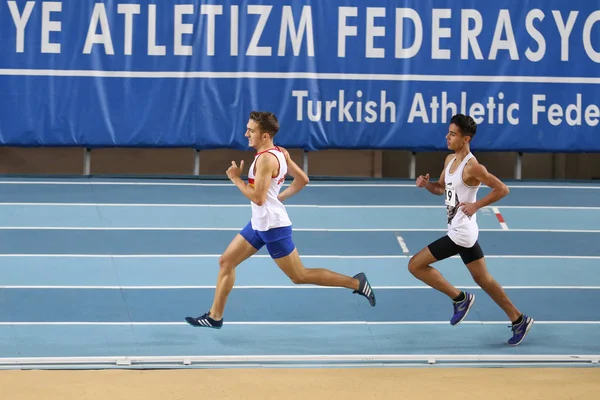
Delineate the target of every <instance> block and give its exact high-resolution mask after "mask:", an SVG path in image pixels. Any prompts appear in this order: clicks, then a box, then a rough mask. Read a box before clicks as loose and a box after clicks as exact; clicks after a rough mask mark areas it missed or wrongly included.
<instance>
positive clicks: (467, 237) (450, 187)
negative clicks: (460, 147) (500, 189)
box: [444, 153, 481, 248]
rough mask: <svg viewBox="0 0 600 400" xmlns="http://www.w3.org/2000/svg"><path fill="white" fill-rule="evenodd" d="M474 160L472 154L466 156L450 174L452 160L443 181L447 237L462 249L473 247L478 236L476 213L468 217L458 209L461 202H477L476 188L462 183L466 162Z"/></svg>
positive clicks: (477, 188)
mask: <svg viewBox="0 0 600 400" xmlns="http://www.w3.org/2000/svg"><path fill="white" fill-rule="evenodd" d="M472 158H475V156H474V155H473V154H472V153H469V154H467V156H466V157H465V159H464V160H462V162H461V163H460V164H459V165H458V167H457V168H456V171H454V173H452V174H451V173H450V168H451V167H452V164H453V163H454V160H456V157H454V158H453V159H452V161H450V162H449V163H448V166H446V170H445V175H444V180H445V182H446V188H445V190H444V201H445V203H446V211H447V215H448V236H449V237H450V239H452V241H453V242H454V243H456V244H457V245H459V246H462V247H467V248H469V247H473V245H474V244H475V242H476V241H477V238H478V236H479V228H478V226H477V213H475V214H474V215H472V216H471V217H468V216H467V215H465V213H464V212H462V210H461V209H459V208H458V205H459V204H460V203H461V202H464V203H474V202H475V201H476V200H477V191H478V190H479V186H481V185H480V184H478V185H477V186H469V185H467V184H466V183H465V182H464V181H463V171H464V169H465V165H467V162H468V161H469V160H471V159H472Z"/></svg>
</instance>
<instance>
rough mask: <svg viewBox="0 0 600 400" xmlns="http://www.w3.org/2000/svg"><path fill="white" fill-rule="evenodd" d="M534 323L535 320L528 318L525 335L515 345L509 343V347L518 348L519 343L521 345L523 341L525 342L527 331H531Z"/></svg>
mask: <svg viewBox="0 0 600 400" xmlns="http://www.w3.org/2000/svg"><path fill="white" fill-rule="evenodd" d="M534 322H535V320H534V319H533V318H531V317H530V318H529V324H527V328H525V333H524V334H523V337H522V338H521V340H519V341H518V342H517V343H512V344H511V343H509V344H508V345H509V346H513V347H515V346H518V345H520V344H521V343H523V340H525V337H526V336H527V334H528V333H529V330H530V329H531V327H532V326H533V323H534Z"/></svg>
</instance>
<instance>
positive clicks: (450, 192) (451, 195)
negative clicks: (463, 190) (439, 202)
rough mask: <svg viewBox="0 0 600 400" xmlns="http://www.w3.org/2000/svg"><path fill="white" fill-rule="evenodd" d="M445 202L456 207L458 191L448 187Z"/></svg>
mask: <svg viewBox="0 0 600 400" xmlns="http://www.w3.org/2000/svg"><path fill="white" fill-rule="evenodd" d="M444 201H445V203H446V205H447V206H450V207H456V204H457V203H456V189H454V187H452V186H451V185H446V190H445V191H444Z"/></svg>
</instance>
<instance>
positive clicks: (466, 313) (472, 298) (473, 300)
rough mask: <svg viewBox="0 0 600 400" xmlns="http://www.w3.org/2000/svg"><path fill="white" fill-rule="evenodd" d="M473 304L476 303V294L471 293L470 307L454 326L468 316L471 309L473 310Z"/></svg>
mask: <svg viewBox="0 0 600 400" xmlns="http://www.w3.org/2000/svg"><path fill="white" fill-rule="evenodd" d="M473 304H475V295H474V294H471V303H470V304H469V307H467V311H465V315H463V317H462V318H461V319H459V320H458V321H457V322H456V323H455V324H454V325H452V324H451V325H452V326H456V325H458V324H460V323H461V322H463V320H464V319H465V318H467V315H468V314H469V311H471V307H473Z"/></svg>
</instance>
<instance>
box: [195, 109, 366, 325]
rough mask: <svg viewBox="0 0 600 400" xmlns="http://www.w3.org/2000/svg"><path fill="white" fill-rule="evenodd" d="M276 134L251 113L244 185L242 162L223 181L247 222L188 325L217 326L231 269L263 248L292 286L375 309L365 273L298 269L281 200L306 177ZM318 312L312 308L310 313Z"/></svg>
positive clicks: (273, 125) (268, 117) (266, 116)
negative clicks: (347, 294) (206, 307)
mask: <svg viewBox="0 0 600 400" xmlns="http://www.w3.org/2000/svg"><path fill="white" fill-rule="evenodd" d="M278 130H279V122H278V121H277V118H276V117H275V115H273V114H272V113H268V112H256V111H253V112H252V113H250V119H249V121H248V124H247V125H246V134H245V136H246V137H247V138H248V145H249V146H250V147H252V148H254V149H256V151H257V154H256V156H255V157H254V161H253V162H252V165H251V166H250V170H249V172H248V183H247V184H246V182H244V181H243V180H242V178H241V174H242V170H243V168H244V162H243V161H242V162H240V166H239V167H238V166H237V164H236V163H235V162H232V163H231V166H230V167H229V169H227V177H229V179H230V180H231V182H233V183H234V184H235V185H236V186H237V188H238V189H239V190H240V192H242V194H243V195H244V196H245V197H246V198H247V199H248V200H250V204H251V208H252V214H251V218H250V221H249V222H248V224H246V226H245V227H244V228H243V229H242V230H241V231H240V232H239V233H238V234H237V235H236V236H235V237H234V238H233V240H232V241H231V243H230V244H229V246H228V247H227V249H226V250H225V252H224V253H223V255H222V256H221V258H220V259H219V275H218V278H217V288H216V290H215V295H214V299H213V304H212V306H211V308H210V311H209V312H207V313H205V314H203V315H201V316H200V317H186V318H185V320H186V321H187V323H188V324H190V325H192V326H195V327H205V328H216V329H220V328H221V327H222V325H223V313H224V311H225V303H226V302H227V297H228V296H229V293H230V292H231V290H232V289H233V285H234V281H235V268H236V267H237V266H238V265H239V264H241V263H242V262H243V261H244V260H246V259H247V258H249V257H251V256H252V255H254V254H255V253H256V252H257V251H258V250H260V249H261V248H262V247H263V246H264V247H266V248H267V251H268V252H269V254H270V255H271V258H272V259H273V260H274V261H275V263H276V264H277V266H278V267H279V268H280V269H281V270H282V271H283V272H284V273H285V274H286V275H287V276H288V277H289V278H290V279H291V280H292V282H294V283H295V284H313V285H319V286H330V287H344V288H347V289H351V290H353V292H352V293H357V294H359V295H361V296H364V297H366V298H367V300H368V301H369V304H370V305H371V306H373V307H374V306H375V294H374V292H373V289H372V288H371V285H370V284H369V281H368V279H367V276H366V275H365V274H364V273H362V272H360V273H358V274H356V275H354V276H353V277H349V276H346V275H342V274H338V273H336V272H333V271H330V270H327V269H325V268H305V267H304V265H302V261H301V260H300V256H299V254H298V250H297V249H296V246H295V245H294V242H293V240H292V222H291V221H290V218H289V216H288V214H287V211H286V210H285V207H284V205H283V201H285V200H286V199H287V198H289V197H291V196H293V195H294V194H296V193H298V192H299V191H300V190H302V188H304V186H306V184H308V176H306V174H305V173H304V171H302V169H301V168H300V167H298V165H297V164H296V163H295V162H294V161H293V160H292V159H291V157H290V155H289V153H288V151H287V150H286V149H284V148H283V147H278V146H275V145H274V144H273V136H275V134H276V133H277V131H278ZM286 174H287V175H291V176H293V177H294V180H293V181H292V183H291V184H290V185H289V187H287V188H286V189H285V190H283V191H281V192H280V190H281V188H282V186H283V184H284V181H285V176H286ZM290 311H292V310H290ZM319 311H320V310H319V309H315V312H319Z"/></svg>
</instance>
